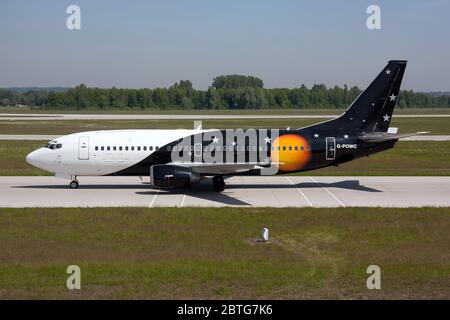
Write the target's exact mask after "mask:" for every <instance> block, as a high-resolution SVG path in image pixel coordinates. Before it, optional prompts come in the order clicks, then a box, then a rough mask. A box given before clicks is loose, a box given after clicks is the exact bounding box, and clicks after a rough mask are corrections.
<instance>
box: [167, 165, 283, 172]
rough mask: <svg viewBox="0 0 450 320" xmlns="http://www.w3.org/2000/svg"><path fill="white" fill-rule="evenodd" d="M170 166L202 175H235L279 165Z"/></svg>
mask: <svg viewBox="0 0 450 320" xmlns="http://www.w3.org/2000/svg"><path fill="white" fill-rule="evenodd" d="M170 164H171V165H176V166H182V167H188V168H191V169H192V172H196V173H200V174H203V175H224V174H237V173H242V172H247V171H250V170H255V169H263V168H268V167H270V166H271V165H280V164H281V163H275V162H236V163H202V162H181V163H179V162H177V163H175V162H174V163H170Z"/></svg>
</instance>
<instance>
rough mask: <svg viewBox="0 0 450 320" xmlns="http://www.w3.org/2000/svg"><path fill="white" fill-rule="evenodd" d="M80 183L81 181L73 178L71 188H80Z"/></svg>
mask: <svg viewBox="0 0 450 320" xmlns="http://www.w3.org/2000/svg"><path fill="white" fill-rule="evenodd" d="M78 185H79V183H78V181H77V180H72V181H70V184H69V187H70V189H76V188H78Z"/></svg>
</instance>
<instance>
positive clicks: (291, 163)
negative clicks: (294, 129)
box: [272, 134, 311, 171]
mask: <svg viewBox="0 0 450 320" xmlns="http://www.w3.org/2000/svg"><path fill="white" fill-rule="evenodd" d="M310 158H311V149H310V145H309V142H308V140H306V139H305V138H304V137H302V136H299V135H296V134H284V135H281V136H279V137H278V138H276V139H275V141H274V142H273V143H272V161H273V162H280V170H281V171H297V170H300V169H302V168H304V167H305V166H306V164H307V163H308V161H309V159H310Z"/></svg>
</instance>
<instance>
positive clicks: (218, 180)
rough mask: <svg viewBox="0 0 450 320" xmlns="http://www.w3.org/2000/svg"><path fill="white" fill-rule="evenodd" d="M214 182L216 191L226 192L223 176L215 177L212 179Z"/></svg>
mask: <svg viewBox="0 0 450 320" xmlns="http://www.w3.org/2000/svg"><path fill="white" fill-rule="evenodd" d="M212 182H213V189H214V191H217V192H222V191H223V190H225V181H224V180H223V177H222V176H215V177H214V178H213V179H212Z"/></svg>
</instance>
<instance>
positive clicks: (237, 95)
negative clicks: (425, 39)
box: [0, 75, 450, 110]
mask: <svg viewBox="0 0 450 320" xmlns="http://www.w3.org/2000/svg"><path fill="white" fill-rule="evenodd" d="M360 92H361V90H360V89H359V88H358V87H351V88H348V87H347V86H346V85H344V87H339V86H335V87H332V88H327V87H326V86H325V85H324V84H316V85H313V86H312V87H311V88H307V87H306V86H305V85H302V86H300V87H297V88H292V89H286V88H278V89H267V88H264V83H263V81H262V80H261V79H259V78H257V77H252V76H241V75H226V76H219V77H216V78H214V80H213V83H212V85H211V86H210V87H209V88H208V89H207V90H196V89H194V88H193V87H192V82H191V81H189V80H181V81H179V82H177V83H175V84H174V85H172V86H170V87H169V88H155V89H147V88H143V89H120V88H116V87H113V88H110V89H103V88H88V87H87V86H86V85H84V84H80V85H78V86H76V87H75V88H71V89H68V90H66V91H63V92H55V91H46V90H30V91H27V92H17V91H13V90H5V89H0V105H2V106H17V105H26V106H32V107H40V108H48V109H79V110H81V109H271V108H274V109H302V108H305V109H306V108H308V109H310V108H346V107H347V106H349V105H350V103H351V102H352V101H353V100H354V99H355V98H356V97H357V96H358V95H359V94H360ZM397 104H398V106H399V107H400V108H413V107H414V108H445V107H450V96H448V95H440V96H436V95H432V94H426V93H419V92H414V91H412V90H404V91H401V92H400V94H399V97H398V100H397Z"/></svg>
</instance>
